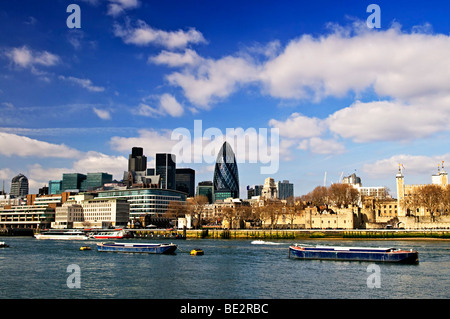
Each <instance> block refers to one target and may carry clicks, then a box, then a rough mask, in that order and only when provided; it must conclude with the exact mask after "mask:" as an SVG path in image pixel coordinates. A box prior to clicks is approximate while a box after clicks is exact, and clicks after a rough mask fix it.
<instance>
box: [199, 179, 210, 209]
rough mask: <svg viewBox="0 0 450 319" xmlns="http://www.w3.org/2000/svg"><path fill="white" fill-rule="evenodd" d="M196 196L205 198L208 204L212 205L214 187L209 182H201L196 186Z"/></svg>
mask: <svg viewBox="0 0 450 319" xmlns="http://www.w3.org/2000/svg"><path fill="white" fill-rule="evenodd" d="M197 196H206V197H207V198H208V202H209V203H210V204H212V203H213V202H214V186H213V183H212V182H211V181H203V182H200V183H198V185H197Z"/></svg>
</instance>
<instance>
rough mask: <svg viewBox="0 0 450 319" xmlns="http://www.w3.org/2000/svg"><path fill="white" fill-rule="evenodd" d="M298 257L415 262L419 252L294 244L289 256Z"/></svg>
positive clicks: (417, 260) (290, 248)
mask: <svg viewBox="0 0 450 319" xmlns="http://www.w3.org/2000/svg"><path fill="white" fill-rule="evenodd" d="M291 256H293V257H294V258H298V259H319V260H345V261H370V262H391V263H406V264H415V263H418V262H419V253H418V252H417V251H414V250H412V249H411V250H402V249H396V248H377V247H340V246H307V245H297V244H295V245H292V246H290V247H289V257H291Z"/></svg>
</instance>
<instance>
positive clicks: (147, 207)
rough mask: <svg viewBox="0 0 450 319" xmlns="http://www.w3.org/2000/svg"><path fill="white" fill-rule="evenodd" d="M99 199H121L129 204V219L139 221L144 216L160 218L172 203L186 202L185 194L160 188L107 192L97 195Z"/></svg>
mask: <svg viewBox="0 0 450 319" xmlns="http://www.w3.org/2000/svg"><path fill="white" fill-rule="evenodd" d="M97 195H98V197H97V198H98V199H100V198H122V199H126V200H127V201H128V203H129V204H130V218H134V219H139V217H141V216H144V215H154V216H162V215H164V214H165V213H166V212H167V210H168V208H169V203H170V202H172V201H177V202H184V201H186V194H185V193H182V192H179V191H176V190H171V189H161V188H135V189H133V188H131V189H125V190H108V191H100V192H98V193H97Z"/></svg>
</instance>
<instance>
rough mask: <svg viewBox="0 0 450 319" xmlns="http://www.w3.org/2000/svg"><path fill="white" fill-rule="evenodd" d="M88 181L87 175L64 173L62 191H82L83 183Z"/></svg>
mask: <svg viewBox="0 0 450 319" xmlns="http://www.w3.org/2000/svg"><path fill="white" fill-rule="evenodd" d="M85 180H86V175H84V174H80V173H64V174H63V178H62V182H61V191H62V192H65V191H66V190H76V189H78V190H80V189H82V183H83V181H85Z"/></svg>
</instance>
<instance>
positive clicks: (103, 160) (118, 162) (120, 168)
mask: <svg viewBox="0 0 450 319" xmlns="http://www.w3.org/2000/svg"><path fill="white" fill-rule="evenodd" d="M130 150H131V148H130ZM127 167H128V159H126V158H125V157H124V156H114V155H106V154H103V153H99V152H95V151H89V152H86V153H84V154H83V156H82V157H81V158H80V159H79V160H77V161H75V162H74V164H73V170H74V171H77V172H87V173H95V172H105V173H106V172H107V173H109V174H112V175H113V176H115V177H116V178H120V179H121V178H122V175H123V172H124V171H126V170H127Z"/></svg>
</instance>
